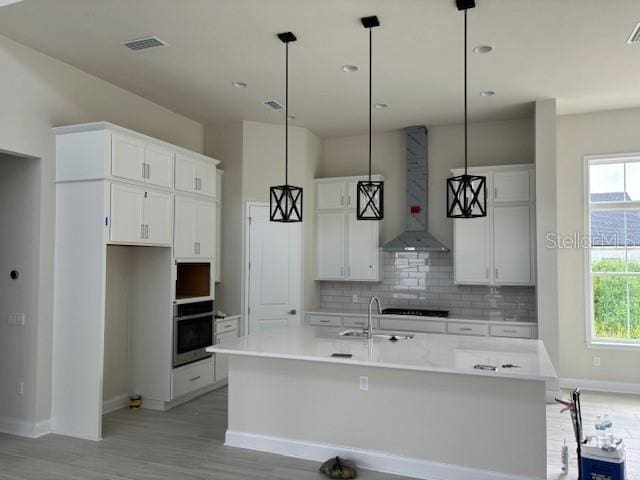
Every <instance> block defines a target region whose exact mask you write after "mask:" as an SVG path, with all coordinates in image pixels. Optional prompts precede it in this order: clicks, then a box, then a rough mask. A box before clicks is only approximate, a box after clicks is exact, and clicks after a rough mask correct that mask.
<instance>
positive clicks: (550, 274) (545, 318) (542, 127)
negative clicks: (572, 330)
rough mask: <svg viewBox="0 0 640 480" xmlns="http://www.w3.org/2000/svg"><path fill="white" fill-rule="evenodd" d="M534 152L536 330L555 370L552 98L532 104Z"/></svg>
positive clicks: (554, 386) (557, 347) (553, 388)
mask: <svg viewBox="0 0 640 480" xmlns="http://www.w3.org/2000/svg"><path fill="white" fill-rule="evenodd" d="M535 155H536V242H537V243H536V262H537V269H536V270H537V272H536V273H537V288H536V293H537V311H538V325H539V329H538V332H539V336H540V338H541V339H542V340H543V342H544V345H545V347H546V349H547V352H548V353H549V357H550V358H551V362H552V363H553V365H554V367H555V368H556V370H558V366H559V363H560V353H559V350H560V341H559V340H560V339H559V334H558V331H559V326H558V322H559V316H558V312H559V309H558V301H559V300H558V262H557V252H556V251H555V250H551V249H548V248H546V242H545V237H546V234H547V233H548V232H554V231H556V229H557V225H558V224H557V208H558V202H557V176H558V173H557V159H556V101H555V99H550V100H544V101H540V102H537V103H536V105H535ZM558 387H559V386H558V384H557V382H554V383H548V384H547V390H548V391H549V392H556V391H557V390H558ZM550 400H552V399H550Z"/></svg>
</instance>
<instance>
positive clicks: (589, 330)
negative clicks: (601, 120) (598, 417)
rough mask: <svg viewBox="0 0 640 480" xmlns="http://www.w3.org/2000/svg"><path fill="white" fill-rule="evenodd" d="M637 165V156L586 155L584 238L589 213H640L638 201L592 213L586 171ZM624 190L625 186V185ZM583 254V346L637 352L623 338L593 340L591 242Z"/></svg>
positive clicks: (637, 344) (636, 343) (636, 344)
mask: <svg viewBox="0 0 640 480" xmlns="http://www.w3.org/2000/svg"><path fill="white" fill-rule="evenodd" d="M625 162H640V152H637V153H619V154H611V155H586V156H585V157H584V161H583V192H582V202H583V215H584V223H583V228H584V230H583V231H584V234H585V235H587V236H589V238H590V235H591V212H592V211H597V210H609V209H615V210H625V209H629V210H637V209H640V200H632V201H626V202H625V201H613V202H601V203H600V204H599V205H598V204H597V203H596V205H598V207H596V208H595V209H592V203H591V183H590V175H589V173H590V172H589V167H590V166H592V165H604V164H610V163H625ZM625 188H626V184H625ZM583 250H584V255H583V256H584V280H585V281H584V285H585V295H584V297H585V323H586V344H587V347H589V348H602V349H617V350H640V340H632V339H623V338H620V339H618V338H600V337H596V336H595V328H594V322H595V318H594V308H593V307H594V304H593V277H594V272H592V271H591V241H589V246H588V248H583ZM616 275H617V276H624V277H630V276H640V272H624V273H622V272H621V273H606V274H604V275H603V274H600V276H616Z"/></svg>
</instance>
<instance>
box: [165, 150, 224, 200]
mask: <svg viewBox="0 0 640 480" xmlns="http://www.w3.org/2000/svg"><path fill="white" fill-rule="evenodd" d="M216 186H217V180H216V168H215V165H213V164H212V163H209V162H205V161H203V160H199V159H197V158H193V157H189V156H187V155H183V154H177V155H176V161H175V188H176V190H180V191H183V192H188V193H197V194H200V195H206V196H208V197H215V195H216Z"/></svg>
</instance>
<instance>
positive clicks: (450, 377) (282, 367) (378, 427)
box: [228, 355, 546, 479]
mask: <svg viewBox="0 0 640 480" xmlns="http://www.w3.org/2000/svg"><path fill="white" fill-rule="evenodd" d="M229 363H230V366H229V427H228V428H229V432H234V433H235V432H241V433H246V434H250V435H259V436H268V437H279V438H283V439H289V440H293V441H301V442H316V443H324V444H330V445H334V446H345V447H351V448H355V449H362V450H368V451H376V452H385V453H388V454H392V455H399V456H404V457H410V458H413V459H418V460H422V461H427V462H437V463H444V464H450V465H457V466H462V467H468V468H471V469H477V470H483V471H487V472H498V473H503V474H507V475H514V476H519V477H528V478H539V479H543V478H546V413H545V383H544V382H543V381H535V380H514V379H501V378H491V377H486V376H474V375H463V374H443V373H433V372H415V371H408V370H397V369H387V368H373V367H365V366H357V365H348V364H332V363H321V362H312V361H301V360H284V359H275V358H265V357H250V356H239V355H230V362H229ZM360 376H368V378H369V389H368V391H362V390H360V385H359V379H360ZM261 449H264V448H261ZM273 451H277V450H275V449H274V450H273ZM302 456H307V457H309V458H310V457H312V455H302ZM470 478H471V477H470Z"/></svg>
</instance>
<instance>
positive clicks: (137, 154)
mask: <svg viewBox="0 0 640 480" xmlns="http://www.w3.org/2000/svg"><path fill="white" fill-rule="evenodd" d="M111 175H113V176H114V177H120V178H125V179H127V180H134V181H136V182H144V183H148V184H150V185H156V186H158V187H164V188H171V184H172V179H173V152H172V151H171V150H169V149H167V148H164V147H162V146H160V145H156V144H154V143H148V142H144V141H143V140H140V139H138V138H134V137H130V136H127V135H122V134H119V133H114V134H113V136H112V152H111Z"/></svg>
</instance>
